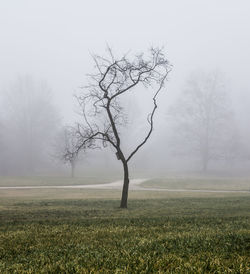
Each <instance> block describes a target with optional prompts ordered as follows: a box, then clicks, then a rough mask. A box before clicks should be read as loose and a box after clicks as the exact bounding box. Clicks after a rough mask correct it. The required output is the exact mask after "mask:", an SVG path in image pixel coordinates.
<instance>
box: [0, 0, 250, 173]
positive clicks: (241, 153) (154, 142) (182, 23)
mask: <svg viewBox="0 0 250 274" xmlns="http://www.w3.org/2000/svg"><path fill="white" fill-rule="evenodd" d="M249 9H250V3H249V1H247V0H245V1H244V0H241V1H237V2H236V1H233V0H232V1H231V0H221V1H215V0H212V1H198V0H196V1H194V0H190V1H166V0H165V1H163V0H162V1H160V0H155V1H142V0H138V1H131V0H128V1H125V2H121V1H114V0H108V1H96V0H92V1H78V0H75V1H64V0H60V1H59V0H54V1H47V0H44V1H31V0H30V1H27V0H21V1H17V0H13V1H1V2H0V35H1V36H0V37H1V38H0V39H1V43H0V104H1V110H0V125H1V131H0V150H1V154H0V165H1V167H0V175H65V176H68V175H69V174H70V171H69V170H70V169H69V166H68V165H67V164H65V163H64V162H63V161H62V160H61V158H60V156H58V155H59V154H60V153H58V149H59V147H60V145H58V144H62V143H63V142H64V141H65V140H64V139H63V138H64V137H65V135H63V134H62V132H63V129H64V128H65V127H66V126H74V124H75V122H76V121H79V119H80V118H81V117H79V115H78V114H77V112H79V108H78V105H77V102H76V100H75V98H74V96H73V95H74V94H79V93H81V91H82V88H81V87H83V86H85V85H87V84H88V81H89V78H88V76H87V74H92V73H95V69H96V68H95V67H94V61H93V58H92V55H93V54H98V55H100V56H106V55H107V47H108V46H109V47H111V48H112V50H113V53H114V54H115V56H118V58H120V57H121V56H122V55H124V54H126V53H128V55H129V56H130V57H131V58H133V56H134V55H135V54H137V53H141V52H145V53H146V52H147V51H148V49H149V48H151V47H152V46H153V47H160V48H161V47H163V48H164V53H165V55H166V58H167V59H168V60H169V62H170V64H172V66H173V67H172V70H171V72H170V73H169V75H168V81H167V83H166V85H165V87H164V90H162V92H161V94H160V95H159V100H158V108H157V112H156V115H155V117H154V118H155V125H154V131H153V134H152V135H151V136H150V139H149V141H148V142H147V143H146V144H145V145H144V146H143V148H142V149H141V150H140V151H139V152H138V153H137V154H136V156H135V157H134V158H133V160H132V161H131V163H130V166H131V169H132V170H131V176H134V177H136V176H137V174H139V175H140V176H144V177H147V176H162V175H167V174H170V173H171V172H177V173H178V172H179V173H181V172H184V173H187V172H194V173H197V172H198V173H199V172H204V173H208V174H223V175H224V174H225V175H230V176H232V175H234V174H236V175H242V174H243V175H247V174H248V172H249V170H250V145H249V138H250V128H249V116H250V80H249V71H250V38H249V33H250V17H249ZM201 74H202V76H201ZM211 75H216V77H218V79H219V80H218V82H219V84H218V85H217V84H216V85H215V87H214V86H213V88H209V84H207V83H211V82H212V81H213V79H214V78H213V77H212V78H211ZM211 79H212V80H211ZM190 82H193V85H191V84H190ZM205 83H206V84H205ZM197 86H199V87H201V90H202V92H203V93H202V92H201V93H196V95H192V96H194V97H192V96H191V97H189V98H191V101H190V100H188V99H187V97H186V95H187V94H188V90H189V91H190V90H191V91H190V92H193V91H194V90H195V89H197V90H199V88H198V87H197ZM211 90H213V94H212V95H211V96H212V97H213V98H220V99H219V100H217V99H215V101H214V103H211V100H210V99H209V100H210V101H209V102H210V103H209V104H208V103H204V100H205V99H204V98H207V97H206V96H207V95H206V94H207V93H206V91H208V93H209V92H210V91H211ZM142 92H144V90H140V89H138V90H137V93H138V94H136V95H135V96H134V94H132V93H131V94H130V95H129V96H126V98H125V97H124V98H125V99H124V102H123V105H124V107H125V108H126V109H127V117H128V122H127V126H126V128H124V129H122V136H123V138H122V145H123V146H124V148H125V151H126V152H127V151H130V149H132V148H133V147H135V146H136V144H137V143H138V142H139V141H140V140H142V139H143V138H145V134H146V132H147V129H148V123H147V115H148V114H149V113H150V111H151V109H152V99H151V100H150V98H148V97H149V96H148V95H146V96H144V95H143V94H142ZM149 92H150V88H148V89H147V94H148V93H149ZM204 92H205V95H204ZM197 94H198V95H197ZM202 94H203V95H204V96H205V97H201V96H203V95H202ZM222 94H223V96H222ZM133 96H134V97H133ZM197 96H198V97H199V96H200V97H199V98H203V99H204V100H203V99H201V100H200V102H201V101H202V102H203V103H204V104H203V103H198V106H201V105H202V104H203V106H205V109H206V108H207V107H209V108H212V109H213V110H215V111H214V112H213V113H216V117H217V118H218V117H219V122H218V119H217V118H216V119H215V118H213V120H211V121H210V122H209V128H210V129H212V131H211V132H213V134H212V133H211V135H209V138H210V139H211V142H210V143H209V145H208V147H210V148H212V149H211V150H210V151H208V149H207V151H206V154H207V156H206V157H207V158H208V159H209V160H208V162H207V163H206V164H204V161H205V160H204V157H205V156H204V153H202V152H201V151H203V152H204V145H202V147H203V148H202V149H201V143H202V144H204V140H205V139H206V137H204V136H205V135H204V134H203V131H204V128H203V127H202V126H203V125H204V122H202V121H204V120H202V119H203V118H202V119H200V120H194V119H193V118H192V117H194V116H195V115H194V113H195V114H197V113H198V110H197V108H196V107H195V106H197V104H196V105H195V104H193V102H194V101H196V99H197V98H198V97H197ZM181 102H182V103H181ZM205 102H208V100H205ZM187 106H191V107H190V108H189V109H188V110H187V112H185V111H184V110H185V109H186V108H187ZM177 109H178V111H177ZM195 109H196V110H195ZM173 110H175V111H173ZM222 110H223V111H222ZM190 113H191V114H192V113H193V114H192V115H193V116H192V115H191V116H190ZM180 114H181V115H180ZM229 114H230V115H229ZM180 116H182V118H181V119H180ZM201 116H202V115H201ZM201 116H200V117H201ZM190 119H191V122H190ZM215 120H216V123H214V122H213V121H215ZM80 121H82V120H80ZM187 121H189V122H188V123H187ZM199 123H201V126H200V127H198V129H197V125H199ZM187 128H188V130H187ZM194 128H195V134H194V135H192V134H191V133H190V132H191V131H192V132H194ZM180 132H181V134H179V133H180ZM62 136H64V137H62ZM194 136H196V137H197V136H199V140H197V138H196V140H197V142H194V140H195V138H194ZM201 136H203V137H201ZM207 136H208V135H207ZM209 138H208V137H207V143H208V139H209ZM190 140H191V141H190ZM60 142H61V143H60ZM198 143H199V145H197V144H198ZM59 150H60V149H59ZM202 155H203V156H202ZM202 159H203V160H202ZM202 161H203V162H202ZM201 162H202V163H201ZM204 165H205V166H206V167H204ZM120 168H121V167H120V162H119V161H117V159H116V156H115V152H114V150H113V149H112V148H110V147H107V148H103V149H93V150H92V149H88V150H87V151H86V153H83V154H82V155H81V156H80V157H79V160H78V162H77V166H76V175H77V176H82V175H86V174H103V173H108V174H110V173H114V174H120V173H119V172H120Z"/></svg>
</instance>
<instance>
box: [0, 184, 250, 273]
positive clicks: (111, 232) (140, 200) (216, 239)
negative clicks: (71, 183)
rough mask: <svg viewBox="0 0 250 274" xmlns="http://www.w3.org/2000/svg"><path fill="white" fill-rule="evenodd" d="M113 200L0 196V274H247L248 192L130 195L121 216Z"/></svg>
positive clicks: (111, 196)
mask: <svg viewBox="0 0 250 274" xmlns="http://www.w3.org/2000/svg"><path fill="white" fill-rule="evenodd" d="M98 183H100V182H98ZM145 184H146V183H145ZM148 184H149V183H148ZM159 184H162V182H159ZM119 198H120V191H117V190H111V191H110V190H86V189H56V190H55V189H50V190H49V189H40V190H39V189H29V190H20V189H19V190H14V189H13V190H0V273H41V272H42V273H157V272H159V273H249V271H250V195H249V194H248V193H242V194H239V193H205V192H204V193H191V192H185V193H177V192H171V193H168V192H159V191H158V192H151V191H131V192H130V197H129V209H128V210H121V209H119V208H118V206H119Z"/></svg>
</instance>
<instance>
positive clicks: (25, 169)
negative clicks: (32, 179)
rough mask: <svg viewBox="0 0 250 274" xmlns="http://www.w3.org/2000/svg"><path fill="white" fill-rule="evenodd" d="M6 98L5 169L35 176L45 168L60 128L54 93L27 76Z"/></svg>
mask: <svg viewBox="0 0 250 274" xmlns="http://www.w3.org/2000/svg"><path fill="white" fill-rule="evenodd" d="M3 95H4V96H3V98H2V109H3V114H4V115H3V119H2V123H3V126H4V132H3V138H4V139H5V145H6V148H7V153H6V158H5V160H6V166H7V167H6V169H8V170H10V171H11V172H12V173H13V172H17V173H20V172H21V173H25V174H31V173H34V172H35V171H36V170H37V169H39V168H40V167H41V166H42V165H46V162H47V160H48V159H49V157H48V156H49V149H50V143H51V140H52V138H53V137H54V134H55V133H56V130H57V126H58V124H59V115H58V113H57V110H56V108H55V106H54V104H53V100H52V96H51V95H52V94H51V90H50V88H49V87H48V85H47V84H46V83H45V82H43V81H35V80H34V79H33V78H32V77H31V76H25V77H20V78H19V79H17V80H16V81H14V82H13V83H12V84H11V86H10V87H9V89H8V90H6V91H5V92H3ZM7 162H8V163H7Z"/></svg>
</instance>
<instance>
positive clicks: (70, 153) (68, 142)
mask: <svg viewBox="0 0 250 274" xmlns="http://www.w3.org/2000/svg"><path fill="white" fill-rule="evenodd" d="M55 141H56V143H55V145H54V147H55V153H54V156H55V158H57V159H59V160H60V161H62V162H63V163H65V164H69V165H70V167H71V177H72V178H74V177H75V167H76V164H77V162H78V160H79V151H77V150H75V148H76V146H77V141H78V140H77V138H76V132H75V129H74V128H72V127H64V128H62V129H61V130H60V132H59V133H58V136H57V138H56V140H55Z"/></svg>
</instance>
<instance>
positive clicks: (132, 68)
mask: <svg viewBox="0 0 250 274" xmlns="http://www.w3.org/2000/svg"><path fill="white" fill-rule="evenodd" d="M93 60H94V62H95V68H96V69H97V73H95V74H89V75H88V76H89V80H90V82H89V84H88V85H87V86H85V87H84V90H85V91H86V92H83V94H81V95H79V96H76V97H77V100H78V103H79V104H80V106H81V110H82V112H81V113H82V114H83V117H84V119H85V125H84V126H83V125H82V124H81V125H78V133H79V135H80V136H79V137H80V139H81V140H83V138H84V140H86V139H88V140H89V141H90V139H91V140H92V143H93V139H94V140H101V141H103V145H104V146H105V145H106V143H107V142H109V143H111V145H113V146H114V147H115V148H117V146H118V147H119V146H120V137H119V134H118V132H117V129H115V128H114V125H116V128H117V127H119V126H123V125H124V124H125V122H126V114H125V112H124V109H123V107H122V106H121V104H120V96H121V95H122V94H124V93H125V92H127V91H131V92H132V90H133V88H134V87H135V86H140V85H142V86H143V87H146V88H148V87H149V86H150V87H152V88H153V87H155V85H157V87H156V90H155V93H154V96H153V102H154V108H153V110H152V112H151V113H150V114H149V116H148V122H149V124H150V125H152V126H153V123H152V122H153V121H152V118H153V115H154V111H155V109H156V107H157V105H156V97H157V95H158V93H159V91H160V90H161V89H162V88H163V86H164V82H165V79H166V77H167V74H168V72H169V71H170V69H171V66H170V65H169V62H168V60H167V59H166V58H165V56H164V54H163V51H162V50H161V49H158V48H152V49H151V50H150V52H149V57H148V58H145V57H144V54H138V55H136V56H135V57H134V58H133V59H132V60H130V59H129V58H128V57H127V55H124V56H123V57H122V58H120V59H116V58H115V57H114V55H113V53H112V50H111V49H110V48H108V58H104V57H102V56H98V55H94V56H93ZM103 112H106V114H107V115H104V116H103ZM94 116H95V118H97V116H99V117H98V118H97V119H93V117H94ZM111 116H112V119H110V117H111ZM91 117H92V118H91ZM100 117H101V118H100ZM104 117H105V119H104V120H103V118H104ZM90 120H91V122H90ZM93 121H94V122H93ZM100 121H101V122H100ZM112 124H113V125H112ZM82 133H84V135H83V134H82ZM93 135H95V136H93ZM89 137H91V138H90V139H89ZM84 143H85V144H86V141H85V142H84ZM130 156H132V155H130ZM130 158H131V157H128V160H129V159H130Z"/></svg>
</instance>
